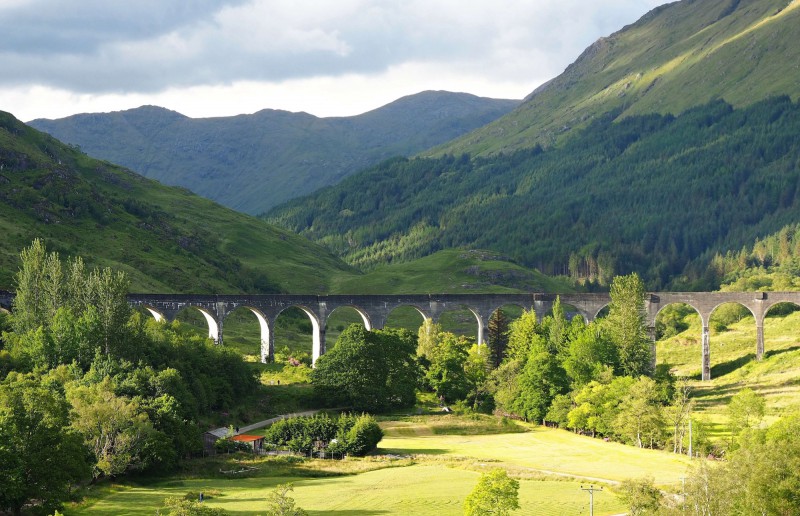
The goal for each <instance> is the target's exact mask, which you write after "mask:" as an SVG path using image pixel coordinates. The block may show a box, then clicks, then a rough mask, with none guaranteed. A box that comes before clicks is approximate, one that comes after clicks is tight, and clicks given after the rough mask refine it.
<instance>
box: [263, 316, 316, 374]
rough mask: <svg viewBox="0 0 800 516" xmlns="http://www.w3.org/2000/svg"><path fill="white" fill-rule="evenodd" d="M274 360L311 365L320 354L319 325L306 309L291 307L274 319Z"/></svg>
mask: <svg viewBox="0 0 800 516" xmlns="http://www.w3.org/2000/svg"><path fill="white" fill-rule="evenodd" d="M274 327H275V337H274V346H275V358H276V360H279V359H283V360H286V361H287V362H288V363H292V364H293V363H295V362H299V363H304V364H306V365H313V364H314V362H316V361H317V358H319V356H320V354H321V353H322V350H321V347H322V342H321V341H320V336H321V335H320V324H319V321H317V318H316V317H315V316H314V313H313V312H312V311H311V310H309V309H308V308H306V307H301V306H292V307H288V308H286V309H285V310H283V311H281V312H280V313H279V314H278V316H277V317H276V318H275V322H274Z"/></svg>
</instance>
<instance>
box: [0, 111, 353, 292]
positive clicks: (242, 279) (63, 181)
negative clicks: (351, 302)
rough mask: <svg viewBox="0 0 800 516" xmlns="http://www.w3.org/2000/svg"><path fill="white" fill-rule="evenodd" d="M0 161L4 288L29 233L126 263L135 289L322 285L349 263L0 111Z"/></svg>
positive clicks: (96, 261) (52, 244)
mask: <svg viewBox="0 0 800 516" xmlns="http://www.w3.org/2000/svg"><path fill="white" fill-rule="evenodd" d="M0 165H2V171H1V172H0V200H2V202H0V230H2V232H3V239H2V240H0V288H6V289H11V287H12V276H13V273H14V271H16V270H17V267H18V265H17V257H18V253H19V251H20V249H22V248H23V247H24V246H27V245H29V244H30V242H31V240H32V239H34V238H36V237H40V238H43V239H44V240H45V242H46V244H47V245H48V248H49V249H51V250H56V251H60V252H61V254H62V255H80V256H83V257H84V258H85V259H86V260H87V262H88V264H89V265H101V266H113V267H115V268H117V269H121V270H124V271H126V272H127V273H128V274H129V275H130V277H131V280H132V282H133V289H134V290H138V291H159V292H167V291H182V292H231V291H241V290H245V289H246V290H250V291H259V290H260V291H264V290H268V291H269V290H272V291H275V290H282V291H293V292H323V291H326V290H327V282H328V278H330V277H331V276H332V275H333V274H334V273H337V272H339V273H342V272H343V273H350V272H352V269H351V268H350V267H348V266H346V265H345V264H343V263H342V262H341V261H339V260H338V259H336V258H335V257H333V256H332V255H330V254H329V253H327V252H325V251H324V250H322V249H321V248H320V247H318V246H315V245H313V244H311V243H309V242H308V241H307V240H304V239H302V238H300V237H298V236H296V235H293V234H291V233H289V232H287V231H283V230H280V229H277V228H275V227H272V226H269V225H268V224H265V223H263V222H262V221H260V220H257V219H255V218H252V217H248V216H245V215H242V214H239V213H236V212H234V211H232V210H229V209H226V208H222V207H220V206H219V205H216V204H214V203H213V202H211V201H208V200H206V199H202V198H200V197H197V196H195V195H193V194H191V193H189V192H188V191H186V190H183V189H178V188H171V187H165V186H162V185H160V184H159V183H157V182H155V181H151V180H148V179H144V178H142V177H141V176H138V175H136V174H134V173H132V172H130V171H127V170H125V169H122V168H120V167H116V166H114V165H111V164H109V163H106V162H100V161H97V160H94V159H92V158H89V157H88V156H86V155H84V154H81V153H80V152H77V151H76V150H74V149H71V148H69V147H67V146H65V145H63V144H61V143H60V142H58V141H57V140H54V139H53V138H51V137H49V136H47V135H45V134H43V133H39V132H37V131H35V130H33V129H30V128H28V127H27V126H25V125H24V124H21V123H20V122H18V121H16V120H15V119H14V118H13V116H11V115H10V114H7V113H2V112H0ZM237 261H238V263H237ZM248 278H249V279H248ZM248 282H249V283H250V284H249V286H248Z"/></svg>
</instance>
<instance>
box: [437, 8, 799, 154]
mask: <svg viewBox="0 0 800 516" xmlns="http://www.w3.org/2000/svg"><path fill="white" fill-rule="evenodd" d="M797 41H800V1H798V0H749V1H748V0H744V1H742V0H703V1H694V0H684V1H681V2H674V3H671V4H667V5H664V6H661V7H658V8H656V9H654V10H653V11H651V12H650V13H648V14H647V15H645V16H644V17H643V18H641V19H640V20H639V21H637V22H636V23H634V24H632V25H629V26H627V27H625V28H623V29H622V30H620V31H618V32H616V33H614V34H612V35H611V36H609V37H607V38H601V39H599V40H598V41H597V42H595V43H594V44H593V45H592V46H590V47H589V48H587V49H586V51H585V52H584V53H583V54H582V55H581V56H580V57H579V58H578V59H577V60H576V61H575V62H574V63H573V64H572V65H570V66H569V67H568V68H567V69H566V70H565V71H564V73H562V74H561V75H559V76H558V77H556V78H554V79H553V80H551V81H550V82H548V83H547V84H545V85H543V86H541V87H540V88H539V89H537V90H536V91H535V92H533V93H532V94H531V95H529V96H528V98H526V100H525V102H523V103H522V104H521V105H520V106H519V107H518V108H517V109H515V110H514V111H513V112H511V113H509V114H508V115H506V116H504V117H502V118H500V119H498V120H496V121H495V122H493V123H491V124H488V125H487V126H485V127H482V128H480V129H478V130H476V131H474V132H472V133H470V134H467V135H465V136H463V137H461V138H459V139H457V140H455V141H453V142H449V143H447V144H445V145H443V146H441V147H440V148H438V149H436V150H434V151H432V152H431V153H429V154H432V155H440V154H444V153H451V154H461V153H463V152H467V153H470V154H473V155H478V154H492V153H497V152H501V151H503V152H508V151H510V150H514V149H519V148H527V147H532V146H533V145H535V144H541V145H544V146H549V145H553V144H556V143H558V142H560V141H562V140H563V139H564V138H565V137H567V136H568V135H570V134H571V133H572V130H574V129H579V128H582V127H586V125H587V124H588V123H590V121H591V120H592V119H594V118H596V117H598V116H601V115H602V114H604V113H609V112H612V111H614V112H615V113H617V116H618V117H620V118H623V117H626V116H631V115H636V114H648V113H660V114H666V113H672V114H677V113H680V112H683V111H685V110H686V109H688V108H690V107H692V106H697V105H701V104H705V103H707V102H709V101H712V100H716V99H724V100H725V101H726V102H728V103H730V104H732V105H734V106H735V107H744V106H747V105H750V104H752V103H753V102H757V101H759V100H763V99H765V98H768V97H770V96H774V95H790V96H791V97H792V98H793V99H795V100H796V99H797V98H798V96H800V45H797V43H796V42H797Z"/></svg>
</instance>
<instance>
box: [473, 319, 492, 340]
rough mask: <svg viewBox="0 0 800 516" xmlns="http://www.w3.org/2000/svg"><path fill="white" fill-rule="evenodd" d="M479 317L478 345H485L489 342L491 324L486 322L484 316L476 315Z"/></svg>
mask: <svg viewBox="0 0 800 516" xmlns="http://www.w3.org/2000/svg"><path fill="white" fill-rule="evenodd" d="M476 319H478V346H483V345H484V344H487V343H488V342H489V325H488V324H484V322H483V317H481V316H480V315H478V316H476Z"/></svg>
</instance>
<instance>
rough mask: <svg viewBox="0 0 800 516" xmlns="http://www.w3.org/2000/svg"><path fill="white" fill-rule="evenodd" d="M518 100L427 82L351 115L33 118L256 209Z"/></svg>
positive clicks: (136, 113)
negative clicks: (427, 87)
mask: <svg viewBox="0 0 800 516" xmlns="http://www.w3.org/2000/svg"><path fill="white" fill-rule="evenodd" d="M518 104H519V101H516V100H496V99H487V98H480V97H476V96H474V95H468V94H465V93H450V92H443V91H428V92H423V93H419V94H417V95H411V96H408V97H404V98H401V99H399V100H397V101H395V102H392V103H391V104H388V105H386V106H383V107H381V108H379V109H376V110H374V111H370V112H368V113H364V114H362V115H358V116H352V117H340V118H317V117H315V116H312V115H309V114H307V113H289V112H286V111H275V110H264V111H259V112H258V113H255V114H253V115H240V116H234V117H223V118H206V119H192V118H188V117H185V116H183V115H181V114H179V113H176V112H173V111H169V110H166V109H163V108H158V107H153V106H145V107H141V108H138V109H132V110H129V111H121V112H116V113H107V114H83V115H75V116H71V117H68V118H62V119H59V120H34V121H32V122H30V125H31V126H32V127H35V128H36V129H39V130H41V131H45V132H47V133H49V134H51V135H53V136H54V137H56V138H58V139H59V140H61V141H64V142H67V143H70V144H73V145H79V146H80V147H81V149H83V150H84V151H86V152H87V153H88V154H90V155H92V156H96V157H99V158H102V159H106V160H109V161H112V162H114V163H119V164H121V165H124V166H126V167H128V168H130V169H131V170H135V171H136V172H138V173H140V174H143V175H144V176H147V177H150V178H154V179H157V180H159V181H161V182H162V183H165V184H170V185H178V186H183V187H185V188H188V189H190V190H192V191H193V192H195V193H197V194H199V195H202V196H204V197H207V198H209V199H212V200H214V201H217V202H219V203H221V204H223V205H226V206H229V207H231V208H234V209H236V210H238V211H242V212H245V213H251V214H257V213H262V212H264V211H266V210H267V209H269V208H271V207H273V206H275V205H276V204H279V203H281V202H283V201H286V200H288V199H292V198H294V197H297V196H300V195H304V194H309V193H311V192H313V191H314V190H316V189H318V188H321V187H323V186H327V185H330V184H334V183H337V182H338V181H340V180H341V179H342V178H344V177H346V176H348V175H350V174H352V173H354V172H356V171H358V170H360V169H363V168H365V167H367V166H370V165H374V164H376V163H378V162H380V161H382V160H384V159H386V158H389V157H391V156H398V155H403V156H408V155H413V154H416V153H417V152H421V151H423V150H425V149H428V148H430V147H433V146H434V145H438V144H441V143H444V142H446V141H449V140H451V139H453V138H455V137H457V136H460V135H462V134H464V133H466V132H468V131H471V130H472V129H475V128H477V127H480V126H482V125H485V124H487V123H488V122H490V121H492V120H495V119H496V118H498V117H500V116H502V115H504V114H506V113H508V112H509V111H510V110H511V109H513V108H514V107H516V106H517V105H518Z"/></svg>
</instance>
